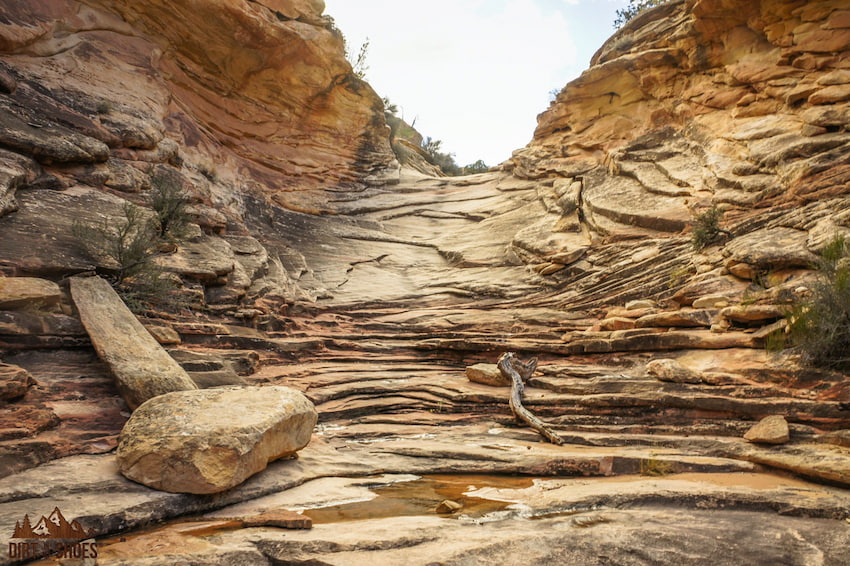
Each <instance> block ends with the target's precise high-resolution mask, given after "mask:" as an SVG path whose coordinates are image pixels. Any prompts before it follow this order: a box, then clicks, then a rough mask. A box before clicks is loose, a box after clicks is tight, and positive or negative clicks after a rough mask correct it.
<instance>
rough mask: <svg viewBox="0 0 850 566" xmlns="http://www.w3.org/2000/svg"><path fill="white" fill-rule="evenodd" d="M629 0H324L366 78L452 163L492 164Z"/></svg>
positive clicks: (523, 140)
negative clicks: (362, 61) (361, 60)
mask: <svg viewBox="0 0 850 566" xmlns="http://www.w3.org/2000/svg"><path fill="white" fill-rule="evenodd" d="M627 4H628V1H627V0H325V6H326V7H325V14H327V15H330V16H332V17H333V18H334V20H335V22H336V25H337V27H338V28H339V29H340V30H342V32H343V34H344V35H345V38H346V43H347V46H348V51H349V53H350V60H351V59H356V57H357V53H358V52H359V50H360V46H361V45H362V44H363V43H364V42H365V41H366V39H367V38H368V40H369V47H368V51H367V55H366V65H367V68H366V77H365V78H366V80H367V81H368V82H369V84H371V85H372V87H373V88H374V89H375V90H376V91H377V93H378V94H379V95H380V96H381V97H388V98H389V99H390V101H391V102H392V103H393V104H395V105H397V106H398V107H399V111H400V112H399V113H400V114H401V115H402V116H403V118H404V119H405V120H406V121H407V122H408V123H413V122H414V120H415V123H414V126H415V127H416V129H417V130H419V132H421V133H422V135H424V136H430V137H431V138H433V139H435V140H441V141H442V142H443V143H442V151H444V152H449V153H453V154H455V160H456V161H457V163H458V164H459V165H468V164H470V163H474V162H475V161H477V160H478V159H483V160H484V162H485V163H486V164H487V165H491V166H492V165H497V164H499V163H501V162H502V161H504V160H506V159H508V158H509V157H510V156H511V152H512V151H513V150H515V149H519V148H521V147H524V146H525V145H526V144H527V143H528V142H529V141H531V137H532V134H533V133H534V128H535V126H536V125H537V115H538V114H539V113H541V112H542V111H544V110H545V109H546V108H547V107H548V105H549V101H550V100H551V99H552V94H550V93H551V92H552V91H553V90H557V91H559V90H560V89H561V88H563V86H564V85H566V84H567V82H569V81H571V80H572V79H574V78H576V77H578V76H579V75H580V74H581V72H582V71H584V70H585V69H586V68H587V67H588V65H589V63H590V58H591V57H592V56H593V54H594V53H595V52H596V50H597V49H599V47H601V46H602V43H603V42H604V41H605V40H606V39H608V37H610V36H611V34H612V33H613V32H614V27H613V22H614V18H615V17H616V13H615V12H616V10H617V9H622V8H623V7H624V6H626V5H627Z"/></svg>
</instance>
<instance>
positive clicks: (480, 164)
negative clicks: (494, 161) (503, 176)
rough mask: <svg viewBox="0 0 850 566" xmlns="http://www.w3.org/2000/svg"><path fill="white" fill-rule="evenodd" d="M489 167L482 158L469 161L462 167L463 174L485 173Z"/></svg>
mask: <svg viewBox="0 0 850 566" xmlns="http://www.w3.org/2000/svg"><path fill="white" fill-rule="evenodd" d="M489 170H490V167H489V166H488V165H487V164H486V163H484V160H483V159H479V160H478V161H476V162H475V163H470V164H469V165H466V166H465V167H464V168H463V174H464V175H474V174H475V173H486V172H487V171H489Z"/></svg>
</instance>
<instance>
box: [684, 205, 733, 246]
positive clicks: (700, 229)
mask: <svg viewBox="0 0 850 566" xmlns="http://www.w3.org/2000/svg"><path fill="white" fill-rule="evenodd" d="M721 218H723V211H722V210H720V209H719V208H717V207H716V206H712V207H711V208H709V209H708V210H706V211H705V212H702V213H700V214H698V215H697V216H696V218H694V232H693V236H692V237H691V245H692V246H693V248H694V249H695V250H697V251H699V250H701V249H703V248H704V247H706V246H708V245H709V244H711V243H712V242H713V241H714V240H716V239H717V237H718V236H719V235H720V234H724V233H728V232H726V231H725V230H722V229H721V228H720V219H721Z"/></svg>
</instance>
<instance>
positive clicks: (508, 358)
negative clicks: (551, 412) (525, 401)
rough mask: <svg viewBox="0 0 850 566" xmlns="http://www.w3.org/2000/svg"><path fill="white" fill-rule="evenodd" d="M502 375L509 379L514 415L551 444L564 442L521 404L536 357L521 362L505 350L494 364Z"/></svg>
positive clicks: (535, 365) (535, 364)
mask: <svg viewBox="0 0 850 566" xmlns="http://www.w3.org/2000/svg"><path fill="white" fill-rule="evenodd" d="M496 365H497V366H498V368H499V371H501V372H502V375H504V376H505V377H507V378H509V379H510V380H511V383H512V385H511V399H510V406H511V411H512V412H513V414H514V416H515V417H516V418H517V419H519V420H521V421H522V422H524V423H526V424H527V425H528V426H530V427H531V428H533V429H534V430H536V431H537V432H539V433H540V434H541V435H542V436H543V437H544V438H545V439H546V440H548V441H549V442H551V443H552V444H557V445H558V446H560V445H561V444H563V443H564V439H563V438H561V437H560V436H558V433H556V432H555V431H553V430H552V429H551V428H549V426H548V425H547V424H546V423H544V422H543V421H541V420H540V419H539V418H537V417H536V416H535V415H534V414H533V413H532V412H531V411H529V410H528V409H526V408H525V407H524V406H523V405H522V394H523V391H525V382H526V381H528V380H529V379H530V378H531V375H532V374H533V373H534V370H535V369H537V358H532V359H531V360H530V361H528V362H521V361H520V360H518V359H517V357H516V354H514V353H513V352H505V353H504V354H502V356H501V357H500V358H499V361H498V363H497V364H496Z"/></svg>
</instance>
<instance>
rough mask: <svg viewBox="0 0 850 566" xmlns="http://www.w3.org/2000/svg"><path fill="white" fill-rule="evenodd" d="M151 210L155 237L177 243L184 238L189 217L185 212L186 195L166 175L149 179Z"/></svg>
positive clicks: (177, 183) (178, 183)
mask: <svg viewBox="0 0 850 566" xmlns="http://www.w3.org/2000/svg"><path fill="white" fill-rule="evenodd" d="M151 186H152V187H153V189H152V191H151V208H153V210H154V212H155V213H156V232H157V236H158V237H159V238H160V239H162V240H166V241H172V242H173V241H177V240H180V239H182V238H184V237H185V236H186V232H187V230H188V228H189V215H188V214H187V212H186V203H187V200H186V194H185V193H184V192H183V190H182V189H181V188H180V182H179V180H178V179H175V178H174V177H173V176H171V175H168V174H166V173H160V174H156V175H154V176H153V177H151Z"/></svg>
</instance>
